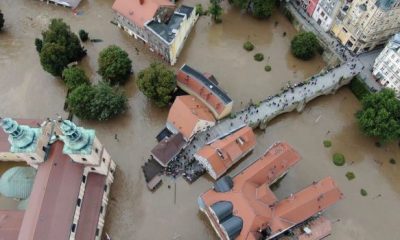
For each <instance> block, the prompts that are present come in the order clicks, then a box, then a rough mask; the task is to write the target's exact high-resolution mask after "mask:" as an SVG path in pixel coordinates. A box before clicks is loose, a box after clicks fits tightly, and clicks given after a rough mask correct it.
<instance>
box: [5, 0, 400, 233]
mask: <svg viewBox="0 0 400 240" xmlns="http://www.w3.org/2000/svg"><path fill="white" fill-rule="evenodd" d="M197 2H203V5H204V6H205V5H206V4H207V2H208V1H206V0H203V1H195V0H187V1H183V3H187V4H189V5H195V3H197ZM112 3H113V1H112V0H83V1H82V3H81V5H80V6H79V7H78V12H79V14H74V13H73V12H72V11H71V10H69V9H66V8H63V7H59V6H53V5H47V4H46V3H43V2H40V1H26V0H3V1H1V2H0V9H2V11H3V13H4V15H5V19H6V27H5V31H4V32H3V33H0V66H1V67H0V102H1V104H0V113H1V114H0V116H1V117H5V116H10V117H15V118H43V119H44V118H46V117H48V116H52V117H54V116H55V115H56V114H57V113H58V114H61V115H63V116H66V115H67V114H66V113H65V112H64V111H63V106H64V100H65V95H66V91H67V90H66V87H65V86H64V84H63V83H62V81H61V80H59V79H55V78H54V77H52V76H51V75H50V74H48V73H46V72H45V71H43V69H42V67H41V66H40V62H39V58H38V54H37V52H36V50H35V46H34V39H35V38H37V37H39V36H40V33H41V31H42V30H44V29H45V28H46V26H47V24H48V23H49V20H50V19H51V18H63V19H64V20H65V22H66V23H68V24H70V25H71V29H72V30H73V31H74V32H78V31H79V29H85V30H86V31H88V32H89V35H90V36H91V37H93V38H98V39H102V42H99V43H85V44H84V47H85V48H86V49H87V51H88V56H86V57H85V58H84V60H83V61H82V63H80V65H82V66H83V67H84V69H85V71H86V73H87V75H88V76H90V78H91V79H92V81H98V80H99V79H100V77H99V76H98V74H97V73H96V70H97V57H98V53H99V52H100V51H101V50H102V49H103V48H105V47H107V46H108V45H111V44H115V45H118V46H120V47H121V48H122V49H124V50H125V51H127V52H128V53H129V55H130V58H131V59H132V62H133V69H134V71H135V73H137V72H138V71H140V70H141V69H144V68H145V67H147V66H148V65H149V64H150V63H151V62H152V61H156V60H159V59H158V58H157V57H156V56H155V55H153V54H152V53H151V52H150V51H149V50H147V49H146V48H145V46H143V45H142V44H141V43H139V42H137V41H135V40H134V39H133V38H131V37H129V36H128V35H127V34H126V33H125V32H124V31H122V30H120V29H118V28H117V27H116V26H114V25H113V24H111V23H110V21H111V20H112V18H113V12H112V10H111V5H112ZM225 4H226V3H224V8H225V12H224V14H223V16H222V19H223V22H222V23H221V24H218V25H215V24H214V23H213V22H212V21H211V19H210V18H209V17H207V16H203V17H201V18H200V19H199V21H198V22H197V24H196V27H195V28H194V30H193V32H192V33H191V35H190V36H189V38H188V40H187V43H186V45H185V47H184V49H183V51H182V53H181V55H180V58H179V61H178V63H177V64H176V65H175V66H174V68H175V69H177V68H179V67H180V66H181V65H182V64H184V63H187V64H189V65H191V66H192V67H194V68H196V69H198V70H200V71H203V72H208V73H211V74H214V75H215V77H216V78H217V80H218V81H219V83H220V85H221V86H222V88H223V89H225V90H226V91H227V92H228V94H229V95H230V96H231V97H232V98H233V99H234V101H235V107H234V108H235V110H239V109H240V108H241V107H243V106H244V105H245V104H247V103H248V102H249V101H250V99H251V100H253V101H259V100H261V99H264V98H265V97H267V96H269V95H274V94H275V93H276V92H278V91H280V89H281V88H282V87H283V86H285V85H286V84H287V83H288V81H291V82H292V83H295V82H300V81H303V80H304V79H306V78H307V77H309V76H311V75H314V74H316V73H318V72H319V71H320V70H321V69H322V68H324V67H325V63H324V62H323V60H322V58H321V57H319V56H318V57H316V58H314V59H312V60H311V61H307V62H304V61H300V60H297V59H295V58H294V57H293V56H292V55H291V54H290V50H289V46H290V40H291V38H292V37H293V36H294V35H295V34H296V30H295V29H294V28H293V27H292V25H291V24H290V22H289V21H288V20H287V19H286V18H285V17H284V16H283V15H281V14H280V13H276V14H274V15H273V16H272V17H271V18H270V19H268V20H266V21H259V20H255V19H253V18H252V17H250V16H248V15H246V14H243V13H241V12H240V11H239V10H237V9H232V8H230V7H228V6H227V5H225ZM284 33H285V34H284ZM284 35H285V36H284ZM247 40H249V41H251V42H252V43H253V44H254V45H255V49H254V50H253V51H252V52H247V51H245V50H244V49H243V43H244V42H246V41H247ZM136 49H138V51H136ZM258 52H260V53H263V54H264V56H265V59H264V61H262V62H256V61H254V59H253V55H254V54H256V53H258ZM267 64H268V65H270V66H271V68H272V69H271V71H270V72H266V71H265V70H264V67H265V65H267ZM123 89H124V90H125V92H126V94H127V95H128V97H129V109H128V111H127V113H125V114H124V115H122V116H120V117H118V118H116V119H113V120H110V121H106V122H86V121H85V122H82V121H79V120H78V119H74V120H76V121H78V123H79V124H81V125H83V126H85V127H88V128H94V129H95V130H96V134H97V135H98V137H99V139H100V140H101V141H102V143H103V144H104V145H105V147H106V148H107V149H108V150H109V152H110V153H111V155H112V157H113V159H114V160H115V161H116V163H117V164H118V169H117V172H116V176H115V182H114V184H113V186H112V192H111V198H110V202H109V207H108V214H107V217H106V227H105V229H104V231H105V232H107V233H108V234H109V235H110V236H111V237H112V238H113V239H121V240H123V239H135V240H152V239H168V240H169V239H171V240H205V239H217V237H216V235H215V233H214V231H213V229H212V228H211V226H210V225H209V223H208V221H207V220H206V218H205V217H204V216H203V215H202V214H201V213H200V211H199V210H198V206H197V197H198V196H199V194H200V193H202V192H204V191H205V190H207V189H209V188H210V187H211V186H212V183H213V182H212V181H211V179H210V178H208V177H206V176H204V177H202V178H200V179H199V180H198V181H197V182H195V183H193V184H188V183H186V182H185V181H184V180H183V179H181V178H178V179H176V180H174V179H169V178H165V179H164V183H163V185H162V186H161V187H160V188H159V189H158V190H157V191H156V192H154V193H152V192H149V191H148V190H147V187H146V184H145V180H144V176H143V174H142V170H141V166H142V165H143V164H144V162H145V161H146V160H147V158H148V157H149V154H150V150H151V149H152V148H153V146H154V145H155V144H156V139H155V136H156V134H157V133H158V132H159V131H160V130H161V129H162V127H163V125H164V124H165V121H166V118H167V114H168V109H159V108H157V107H156V106H154V105H153V104H152V103H151V102H149V101H148V100H147V99H146V97H145V96H144V95H143V94H142V93H140V92H139V91H138V89H137V87H136V83H135V79H134V77H132V78H131V79H130V80H129V81H128V82H127V83H126V84H125V85H124V86H123ZM359 109H360V103H359V102H358V100H357V99H356V98H355V97H354V96H353V95H352V93H351V92H350V90H349V89H347V88H343V89H341V90H339V91H338V92H337V93H336V94H335V95H329V96H325V97H320V98H318V99H316V100H314V101H312V102H311V103H310V104H309V105H307V107H306V108H305V110H304V111H303V112H302V113H301V114H299V113H289V114H285V115H283V116H281V117H278V118H277V119H275V120H273V121H272V122H270V123H269V126H268V127H267V129H266V130H265V131H257V141H258V144H257V147H256V149H255V150H254V151H253V153H252V154H251V155H249V156H248V157H247V158H246V159H244V160H243V161H241V162H240V164H238V165H237V166H236V167H235V168H234V169H232V170H231V171H230V172H229V174H235V173H237V172H239V171H240V170H241V169H243V168H244V167H245V166H247V165H249V164H250V163H251V162H252V161H254V160H256V159H257V158H258V156H260V155H261V154H262V153H263V152H264V151H265V149H266V148H267V147H268V146H270V145H271V144H272V143H274V142H276V141H286V142H288V143H289V144H291V145H292V146H293V147H294V148H295V149H296V150H297V151H299V153H300V154H301V156H302V160H301V161H300V162H299V164H297V165H296V166H295V167H294V168H293V169H291V170H290V172H289V174H288V175H287V176H286V177H285V178H284V180H283V181H282V182H281V183H280V187H279V188H278V189H277V190H276V194H277V196H278V197H279V198H283V197H286V196H288V195H289V194H290V193H294V192H296V191H298V190H300V189H302V188H303V187H305V186H307V185H309V184H311V183H312V182H313V181H317V180H319V179H321V178H323V177H325V176H332V177H333V178H334V179H335V180H336V182H337V184H338V185H339V187H340V188H341V190H342V191H343V193H344V196H345V197H344V199H343V200H342V201H340V202H339V203H338V204H336V205H335V206H334V207H333V208H331V209H328V211H326V212H325V214H326V215H327V216H328V217H329V218H330V219H331V220H332V222H333V233H332V235H331V236H330V237H328V239H335V240H345V239H371V240H372V239H399V238H400V230H399V228H398V227H397V225H398V220H399V217H398V212H400V201H399V200H400V185H399V182H400V167H399V165H400V151H399V150H400V149H399V147H398V145H397V144H389V145H385V146H382V147H377V146H376V145H375V140H374V139H371V138H367V137H365V136H363V135H362V133H361V132H360V131H359V129H358V126H357V124H356V122H355V118H354V114H355V113H356V112H357V111H358V110H359ZM115 134H117V136H118V141H117V140H116V139H115ZM325 140H329V141H331V143H332V146H331V147H329V148H326V147H324V145H323V141H325ZM334 153H342V154H343V155H344V156H345V158H346V164H345V165H344V166H341V167H338V166H335V165H334V164H333V163H332V155H333V154H334ZM390 159H395V160H397V164H393V161H392V162H391V161H390ZM0 165H1V166H5V165H4V163H1V164H0ZM347 172H353V173H354V174H355V179H353V180H351V181H349V180H348V179H347V178H346V176H345V175H346V173H347ZM361 189H365V190H366V191H367V193H368V194H367V196H361V194H360V190H361ZM7 201H8V200H7ZM7 204H10V203H8V202H7V203H4V204H3V201H1V200H0V207H1V208H5V207H6V206H7ZM10 208H12V206H10Z"/></svg>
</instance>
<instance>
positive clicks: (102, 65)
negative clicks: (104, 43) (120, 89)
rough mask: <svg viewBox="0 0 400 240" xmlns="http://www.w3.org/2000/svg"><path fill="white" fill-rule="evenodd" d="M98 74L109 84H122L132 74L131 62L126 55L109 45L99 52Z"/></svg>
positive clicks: (119, 49)
mask: <svg viewBox="0 0 400 240" xmlns="http://www.w3.org/2000/svg"><path fill="white" fill-rule="evenodd" d="M98 64H99V70H98V73H99V74H100V75H101V76H102V77H103V79H104V80H106V81H109V82H110V83H111V84H117V83H120V84H122V83H124V82H125V81H126V80H128V78H129V76H130V74H131V72H132V61H131V60H130V59H129V57H128V53H126V52H125V51H124V50H122V49H121V48H120V47H117V46H115V45H111V46H109V47H107V48H105V49H103V50H102V51H101V52H100V55H99V59H98Z"/></svg>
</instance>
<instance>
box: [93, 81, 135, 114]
mask: <svg viewBox="0 0 400 240" xmlns="http://www.w3.org/2000/svg"><path fill="white" fill-rule="evenodd" d="M127 102H128V99H127V97H126V96H125V95H124V94H123V92H122V91H121V90H120V89H119V88H118V87H111V86H110V85H109V84H108V83H106V82H100V83H99V84H98V85H96V86H95V95H94V98H93V100H92V103H91V111H92V112H94V113H95V114H96V119H97V120H100V121H103V120H107V119H110V118H112V117H115V116H117V115H119V114H121V113H123V112H125V110H126V109H127Z"/></svg>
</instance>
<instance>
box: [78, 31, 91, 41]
mask: <svg viewBox="0 0 400 240" xmlns="http://www.w3.org/2000/svg"><path fill="white" fill-rule="evenodd" d="M79 38H80V39H81V41H82V42H86V41H87V40H88V39H89V33H88V32H86V31H85V30H83V29H81V30H79Z"/></svg>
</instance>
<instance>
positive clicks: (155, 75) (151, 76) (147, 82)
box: [137, 63, 176, 107]
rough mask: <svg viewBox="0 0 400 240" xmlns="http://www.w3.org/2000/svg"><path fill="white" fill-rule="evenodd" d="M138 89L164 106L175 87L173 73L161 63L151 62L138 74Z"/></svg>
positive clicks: (160, 105) (158, 104)
mask: <svg viewBox="0 0 400 240" xmlns="http://www.w3.org/2000/svg"><path fill="white" fill-rule="evenodd" d="M137 84H138V87H139V90H140V91H141V92H143V94H144V95H145V96H147V97H148V98H150V99H151V100H153V101H154V102H155V104H156V105H157V106H159V107H164V106H166V105H168V103H169V102H170V101H171V99H172V93H173V92H174V90H175V88H176V79H175V74H174V72H172V71H171V70H169V69H167V68H166V67H165V66H164V65H163V64H161V63H152V64H151V65H150V67H149V68H147V69H145V70H142V71H140V72H139V74H138V80H137Z"/></svg>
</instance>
